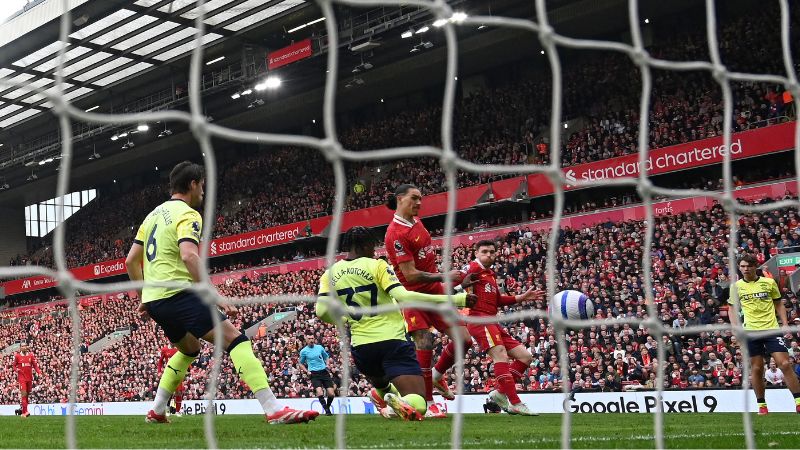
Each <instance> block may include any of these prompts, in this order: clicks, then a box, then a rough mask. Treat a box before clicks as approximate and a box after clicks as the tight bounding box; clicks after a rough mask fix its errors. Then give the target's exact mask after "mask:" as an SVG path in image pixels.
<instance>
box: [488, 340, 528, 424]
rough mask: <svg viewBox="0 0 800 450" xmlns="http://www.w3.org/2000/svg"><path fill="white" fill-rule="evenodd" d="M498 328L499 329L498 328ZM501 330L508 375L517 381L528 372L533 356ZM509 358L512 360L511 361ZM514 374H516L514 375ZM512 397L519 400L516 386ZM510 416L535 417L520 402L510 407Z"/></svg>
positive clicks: (526, 406)
mask: <svg viewBox="0 0 800 450" xmlns="http://www.w3.org/2000/svg"><path fill="white" fill-rule="evenodd" d="M498 328H499V327H498ZM500 330H501V337H502V339H503V347H504V348H505V350H506V354H507V358H508V361H509V366H508V367H509V370H508V371H509V374H510V375H511V376H512V378H513V381H514V382H516V381H519V380H520V379H521V378H522V377H523V376H524V375H525V372H527V371H528V367H529V366H530V363H531V361H533V356H532V355H531V354H530V352H528V350H527V349H526V348H525V346H524V345H522V343H521V342H519V341H518V340H516V339H514V338H513V337H512V336H511V335H510V334H508V331H506V329H505V328H500ZM511 358H514V360H513V361H511ZM496 370H497V365H495V371H496ZM515 372H516V373H515ZM514 395H516V396H517V397H518V398H519V395H518V394H517V393H516V386H514ZM509 413H511V414H520V415H523V416H537V415H538V414H536V413H535V412H533V411H532V410H531V409H530V408H528V405H526V404H525V403H524V402H522V401H521V399H520V402H519V403H515V404H513V405H511V408H510V410H509Z"/></svg>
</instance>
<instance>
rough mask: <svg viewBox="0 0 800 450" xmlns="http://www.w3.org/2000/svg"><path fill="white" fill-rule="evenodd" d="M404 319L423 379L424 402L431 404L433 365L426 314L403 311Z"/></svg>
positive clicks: (431, 342) (431, 343)
mask: <svg viewBox="0 0 800 450" xmlns="http://www.w3.org/2000/svg"><path fill="white" fill-rule="evenodd" d="M403 315H404V316H405V319H406V328H407V329H408V333H409V334H410V335H411V339H412V340H413V341H414V347H415V348H416V354H417V362H419V367H420V369H422V377H423V378H424V379H425V400H426V401H428V402H430V403H433V379H432V374H431V366H432V364H433V347H434V346H433V333H431V332H430V331H429V330H428V329H429V328H430V326H431V325H430V323H429V321H428V314H426V312H425V311H419V310H416V309H406V310H404V311H403Z"/></svg>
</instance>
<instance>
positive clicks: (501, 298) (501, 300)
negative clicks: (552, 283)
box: [497, 287, 545, 305]
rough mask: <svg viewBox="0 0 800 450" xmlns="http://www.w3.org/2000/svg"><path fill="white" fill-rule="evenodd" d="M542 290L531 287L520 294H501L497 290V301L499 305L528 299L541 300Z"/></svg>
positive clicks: (542, 296)
mask: <svg viewBox="0 0 800 450" xmlns="http://www.w3.org/2000/svg"><path fill="white" fill-rule="evenodd" d="M544 295H545V293H544V291H539V290H536V289H535V288H533V287H531V288H529V289H528V290H527V291H525V292H523V293H522V294H517V295H503V294H500V293H499V292H498V294H497V303H498V304H499V305H513V304H515V303H519V302H526V301H530V300H542V299H543V298H544Z"/></svg>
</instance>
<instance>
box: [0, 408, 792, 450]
mask: <svg viewBox="0 0 800 450" xmlns="http://www.w3.org/2000/svg"><path fill="white" fill-rule="evenodd" d="M752 418H753V427H754V430H755V437H756V446H757V447H758V448H798V447H800V431H798V427H797V426H796V425H797V423H798V421H797V416H796V415H794V414H776V413H773V414H770V415H769V416H766V417H758V416H756V415H755V414H754V415H752ZM572 419H573V430H572V436H573V441H572V446H573V447H574V448H592V449H596V448H653V447H654V444H653V416H651V415H646V414H625V415H622V414H592V415H573V417H572ZM64 423H65V418H64V417H63V416H56V417H52V416H38V417H34V416H31V417H29V418H27V419H21V418H19V417H0V447H2V448H9V447H13V448H63V447H64V446H65V441H64ZM334 423H335V420H334V418H333V417H320V418H319V419H317V421H316V422H312V423H311V424H304V425H281V426H278V425H267V424H266V423H265V422H264V420H263V418H262V417H259V416H219V417H217V421H216V424H217V429H216V432H217V434H216V435H217V439H218V443H219V446H220V447H223V448H234V447H236V448H258V447H260V448H273V447H280V448H308V447H311V448H331V447H334ZM451 424H452V418H449V419H441V420H429V421H425V422H414V423H411V422H401V421H397V420H392V421H390V420H386V419H383V418H381V417H379V416H349V417H348V420H347V445H348V447H353V448H364V447H367V448H449V447H450V429H451ZM77 425H78V428H77V429H78V446H79V447H81V448H97V447H105V448H121V447H124V448H152V447H155V448H202V447H205V446H206V442H205V440H204V438H203V418H202V417H200V416H184V417H177V418H173V422H172V423H171V424H169V425H161V424H146V423H144V420H143V417H139V416H81V417H78V418H77ZM742 429H743V428H742V420H741V415H740V414H680V415H666V416H665V429H664V434H665V437H666V445H667V447H668V448H704V449H710V448H744V446H745V443H744V434H743V431H742ZM560 433H561V415H558V414H547V415H542V416H539V417H519V416H508V415H505V414H503V415H478V414H467V415H465V417H464V433H463V446H464V448H560V447H561V441H560V436H561V434H560Z"/></svg>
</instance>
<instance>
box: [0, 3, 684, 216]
mask: <svg viewBox="0 0 800 450" xmlns="http://www.w3.org/2000/svg"><path fill="white" fill-rule="evenodd" d="M62 1H63V0H41V1H39V2H38V3H36V2H33V3H32V5H33V6H32V7H31V8H29V9H28V10H27V11H25V12H23V13H21V14H18V15H17V16H15V17H13V18H12V19H11V20H10V21H9V22H6V23H4V24H2V25H0V77H3V78H4V79H13V80H16V81H23V82H26V83H30V84H31V85H32V86H36V87H38V88H40V89H44V90H50V89H53V83H54V71H55V68H56V65H57V56H58V49H59V46H60V45H61V43H60V42H59V31H60V20H59V19H60V14H61V4H62ZM67 2H68V3H69V5H70V13H71V20H72V23H73V26H72V29H71V30H70V35H69V37H68V38H67V42H66V45H67V48H66V52H67V53H66V55H67V63H66V66H65V82H66V83H67V89H66V97H67V98H68V99H70V100H71V102H72V103H73V104H74V106H75V107H77V108H82V109H85V110H95V109H96V110H97V112H98V113H109V112H110V113H132V112H141V111H152V110H158V109H175V110H184V111H186V110H188V101H187V97H186V95H185V94H186V86H187V74H188V66H189V62H190V57H189V56H190V53H191V51H192V49H193V45H194V40H193V39H194V33H195V31H196V30H195V28H194V25H195V18H196V17H197V13H198V10H197V1H196V0H67ZM448 3H449V4H450V5H451V6H452V7H453V8H463V10H464V11H466V12H468V13H469V14H471V15H485V14H494V15H500V16H507V17H524V18H530V17H531V14H533V8H532V4H531V3H530V2H529V1H526V0H493V1H492V2H491V10H489V9H488V6H487V5H488V3H487V2H484V1H479V0H448ZM692 3H693V2H692V0H674V1H673V2H660V3H658V4H656V5H655V6H651V7H650V9H653V8H656V9H657V8H662V9H672V10H676V9H679V8H688V7H689V5H691V4H692ZM205 5H206V11H207V13H206V15H205V19H204V20H205V23H206V27H205V37H204V43H205V45H206V48H205V49H204V59H205V62H206V65H204V66H203V69H202V74H201V96H202V108H203V111H204V113H205V114H206V116H207V117H208V118H211V116H213V120H214V121H215V124H217V125H221V126H227V127H229V128H233V129H238V130H247V131H271V132H298V131H301V130H300V128H301V127H302V128H303V131H302V132H303V133H304V134H318V133H320V132H321V129H320V128H319V125H315V127H311V125H308V124H309V123H312V119H314V118H316V119H317V120H316V121H315V122H313V123H315V124H321V121H320V120H319V119H321V111H322V107H321V102H322V93H323V89H324V81H325V74H326V69H327V68H328V67H327V61H326V56H325V55H326V53H327V49H328V45H329V42H328V41H329V40H328V39H327V38H328V36H327V32H326V30H325V23H324V22H319V18H320V16H321V11H320V9H319V7H318V6H317V5H316V2H313V1H310V0H207V1H206V3H205ZM679 5H680V6H679ZM549 6H550V7H552V8H554V10H553V12H552V13H553V24H554V25H556V26H557V29H558V30H559V31H560V32H564V33H566V35H572V36H579V35H584V36H586V35H598V34H600V33H606V32H609V31H612V30H619V29H627V26H628V25H627V17H626V15H625V11H627V0H608V2H595V1H594V0H559V1H554V2H552V3H549ZM335 14H336V17H337V24H336V26H337V29H338V42H336V43H335V45H337V46H338V47H339V49H340V52H339V72H338V75H339V80H340V86H339V88H338V92H339V95H337V100H336V110H337V113H344V112H346V111H349V110H352V109H354V108H360V107H363V106H366V105H369V104H371V103H372V102H374V101H375V100H377V99H382V98H383V97H387V98H389V99H391V98H393V97H400V96H405V95H407V94H409V93H413V92H416V93H421V92H423V91H425V90H428V89H430V88H432V87H434V86H437V85H439V84H441V83H442V82H443V75H444V67H445V62H444V61H445V58H444V57H445V45H444V44H445V42H444V38H443V34H442V33H440V32H436V31H435V28H431V31H430V32H427V33H424V34H422V32H419V33H416V34H415V36H414V37H413V38H411V39H406V37H408V36H405V35H406V34H407V33H408V30H410V29H411V28H412V27H415V26H416V28H415V30H419V29H421V27H423V26H425V27H424V28H426V29H427V26H426V25H430V24H431V23H432V20H433V19H432V15H431V13H430V11H429V10H427V9H424V8H420V7H418V6H397V5H394V6H382V7H376V8H349V7H345V6H341V5H337V6H336V8H335ZM650 17H653V16H650ZM312 23H313V25H310V26H309V24H312ZM482 28H484V27H480V28H477V27H473V28H461V27H459V28H458V29H457V32H458V40H459V68H458V70H459V75H463V76H465V77H466V76H469V75H471V74H476V73H480V72H481V71H482V70H485V69H486V68H488V67H490V66H494V65H498V64H504V63H507V62H510V61H514V60H519V59H520V58H526V57H535V58H537V59H536V61H545V60H541V59H539V58H541V55H539V51H540V47H539V44H538V39H537V37H536V36H535V35H534V34H532V33H526V32H523V31H520V30H515V29H511V28H508V27H487V29H482ZM305 38H310V39H311V40H312V45H313V49H314V50H313V55H312V57H310V58H307V59H304V60H303V61H302V62H297V63H294V64H289V65H287V66H285V67H281V68H280V69H277V72H273V71H270V70H268V68H267V54H268V53H269V52H270V51H274V50H277V49H281V48H284V47H286V46H287V45H290V44H291V43H293V42H298V41H300V40H303V39H305ZM420 46H423V48H422V49H420ZM222 59H224V61H223V62H217V63H215V62H214V61H218V60H222ZM365 62H369V65H370V67H369V68H367V67H365V64H364V63H365ZM542 64H544V65H543V66H542V67H546V62H542ZM366 70H368V72H366ZM267 74H269V75H272V74H278V75H279V76H280V77H281V78H282V79H283V80H284V81H286V82H285V83H283V85H282V86H281V88H280V90H279V91H275V92H272V91H270V90H264V91H263V92H253V93H252V95H244V92H245V91H249V88H253V87H254V86H255V85H256V84H257V83H259V82H260V81H262V80H263V77H264V76H266V75H267ZM398 74H403V75H402V78H403V80H402V82H398ZM427 92H428V93H427V94H424V95H428V94H430V95H433V96H438V95H439V94H438V93H437V94H434V93H433V91H427ZM240 93H241V95H240ZM276 101H280V107H279V108H275V107H274V105H275V103H274V102H276ZM262 105H265V106H262ZM51 107H52V105H50V103H49V102H48V100H47V98H43V96H42V95H40V94H37V93H30V92H27V91H25V90H23V89H17V88H7V89H6V88H0V206H5V205H14V206H20V205H28V204H32V203H34V202H36V201H41V200H45V199H48V198H52V197H54V192H55V181H56V177H55V175H57V173H58V172H57V170H58V163H56V162H55V161H56V160H59V159H60V151H61V145H62V142H61V130H60V128H59V125H58V123H57V121H55V120H53V115H51V114H49V113H48V111H49V110H50V109H51ZM303 124H306V125H303ZM150 126H151V127H152V128H153V131H154V132H147V131H145V132H141V133H137V127H136V126H135V125H134V126H133V127H131V125H130V124H96V123H92V124H90V123H85V122H82V121H78V120H73V121H72V140H73V167H72V171H71V173H70V175H71V179H70V187H71V188H72V189H85V188H90V187H97V186H98V185H99V184H102V183H104V182H105V183H108V182H110V181H111V180H112V179H115V180H116V179H118V178H121V179H125V177H131V176H136V175H137V174H140V173H141V171H142V167H143V165H160V166H162V167H164V166H167V165H168V164H169V163H171V162H175V161H176V160H180V159H187V158H195V157H197V156H198V153H199V152H198V151H197V143H196V141H195V139H194V136H193V135H191V133H189V130H188V127H187V126H186V124H184V123H169V124H164V123H160V124H158V125H155V124H152V123H151V124H150ZM156 127H157V128H156ZM161 127H163V128H161ZM306 128H307V129H306ZM167 132H168V133H167ZM129 134H130V136H128V135H129ZM123 135H125V136H127V137H126V138H125V139H123V140H120V141H117V138H119V136H123ZM126 141H127V142H126ZM133 144H135V145H133ZM215 145H216V144H215ZM134 146H135V150H133V151H131V148H133V147H134ZM101 156H102V159H101Z"/></svg>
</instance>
